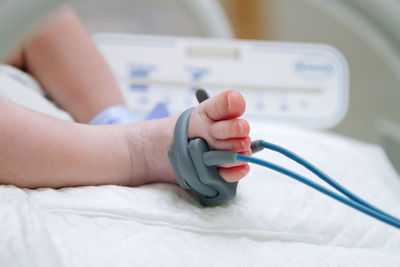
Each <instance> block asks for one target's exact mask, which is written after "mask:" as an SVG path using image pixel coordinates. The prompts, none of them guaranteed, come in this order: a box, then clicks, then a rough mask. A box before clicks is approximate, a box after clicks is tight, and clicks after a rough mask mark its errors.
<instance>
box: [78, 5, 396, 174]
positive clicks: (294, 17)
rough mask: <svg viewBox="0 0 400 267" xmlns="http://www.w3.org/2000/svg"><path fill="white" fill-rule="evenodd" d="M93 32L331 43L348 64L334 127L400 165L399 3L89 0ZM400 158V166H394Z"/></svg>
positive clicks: (84, 12)
mask: <svg viewBox="0 0 400 267" xmlns="http://www.w3.org/2000/svg"><path fill="white" fill-rule="evenodd" d="M75 8H76V10H77V12H78V14H79V15H80V17H81V19H82V20H83V22H84V24H85V26H86V27H87V29H88V30H89V31H90V32H91V33H96V32H124V33H126V32H127V33H141V34H157V35H158V34H160V35H179V36H208V37H219V38H231V37H235V38H243V39H259V40H272V41H273V40H279V41H295V42H317V43H326V44H329V45H332V46H334V47H336V48H337V49H338V50H340V51H341V52H342V53H343V55H344V56H345V57H346V59H347V61H348V63H349V67H350V103H349V110H348V113H347V115H346V117H345V118H344V120H343V121H342V122H341V123H340V124H338V125H337V126H336V127H334V128H333V129H330V130H331V131H334V132H337V133H340V134H343V135H346V136H349V137H352V138H356V139H359V140H362V141H367V142H372V143H378V144H380V145H382V146H383V147H384V148H385V150H386V152H387V154H388V155H389V156H390V158H391V159H392V161H393V162H394V163H395V164H394V165H395V167H396V168H397V170H399V171H400V166H399V165H400V112H399V111H400V15H399V14H400V1H398V0H215V1H214V0H207V1H194V0H174V1H172V0H170V1H165V0H115V1H108V0H87V1H81V2H80V3H78V4H76V5H75ZM397 163H398V164H397Z"/></svg>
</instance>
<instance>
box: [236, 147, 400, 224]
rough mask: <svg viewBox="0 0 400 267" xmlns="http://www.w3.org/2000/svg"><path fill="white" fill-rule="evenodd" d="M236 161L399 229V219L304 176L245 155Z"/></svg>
mask: <svg viewBox="0 0 400 267" xmlns="http://www.w3.org/2000/svg"><path fill="white" fill-rule="evenodd" d="M236 159H237V160H238V161H246V162H250V163H254V164H257V165H260V166H264V167H266V168H269V169H272V170H274V171H277V172H280V173H282V174H285V175H287V176H289V177H291V178H293V179H295V180H297V181H299V182H301V183H303V184H305V185H308V186H310V187H312V188H314V189H316V190H318V191H319V192H321V193H323V194H325V195H327V196H330V197H332V198H334V199H336V200H338V201H340V202H342V203H343V204H346V205H348V206H350V207H352V208H354V209H357V210H359V211H361V212H363V213H365V214H367V215H369V216H371V217H373V218H375V219H377V220H380V221H382V222H385V223H387V224H390V225H392V226H394V227H396V228H399V229H400V220H399V219H397V218H395V217H393V216H386V215H385V214H384V213H381V212H378V211H376V210H373V209H371V208H369V207H368V206H365V205H363V204H360V203H359V202H357V201H354V200H352V199H349V198H345V197H343V196H341V195H339V194H337V193H335V192H333V191H331V190H329V189H327V188H325V187H323V186H321V185H319V184H317V183H315V182H313V181H311V180H308V179H307V178H305V177H304V176H301V175H299V174H296V173H294V172H292V171H290V170H288V169H286V168H283V167H281V166H278V165H276V164H273V163H271V162H268V161H265V160H262V159H259V158H254V157H250V156H246V155H242V154H237V156H236ZM364 202H365V201H364Z"/></svg>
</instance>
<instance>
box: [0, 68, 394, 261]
mask: <svg viewBox="0 0 400 267" xmlns="http://www.w3.org/2000/svg"><path fill="white" fill-rule="evenodd" d="M10 87H12V88H17V89H14V90H13V91H12V93H10V92H11V91H10V90H7V88H10ZM28 87H29V86H28V85H27V84H23V83H21V81H17V80H15V79H13V78H11V77H10V75H9V74H4V72H3V73H1V72H0V96H3V97H7V98H9V99H11V100H12V101H15V102H17V103H19V104H22V105H26V106H28V107H29V108H32V109H37V110H39V111H41V112H44V113H47V114H50V115H54V116H57V117H59V118H61V119H66V120H70V119H71V118H70V116H69V115H68V114H66V113H65V112H63V111H60V110H58V109H57V108H56V107H55V106H54V105H52V104H51V103H49V102H47V101H46V100H45V99H44V98H42V97H41V96H40V95H38V94H37V93H36V92H33V91H32V90H31V89H29V88H28ZM22 95H23V96H24V97H21V96H22ZM32 99H33V100H32ZM250 125H251V136H252V137H253V139H258V138H262V139H264V140H267V141H269V142H272V143H277V144H280V145H282V146H284V147H286V148H288V149H290V150H292V151H294V152H295V153H297V154H300V155H302V156H303V157H304V158H306V159H308V160H309V161H310V162H312V163H313V164H315V165H316V166H318V167H319V168H320V169H322V170H323V171H324V172H326V173H327V174H328V175H330V176H331V177H332V178H334V179H335V180H337V181H338V182H339V183H341V184H343V185H344V186H345V187H347V188H348V189H350V190H351V191H353V192H354V193H356V194H357V195H359V196H361V197H362V198H364V199H365V200H367V201H370V202H372V203H373V204H375V205H376V206H378V207H379V208H382V209H383V210H385V211H387V212H389V213H391V214H393V215H395V216H397V217H400V177H399V175H398V174H397V173H396V171H395V170H394V168H393V166H392V165H391V164H390V162H389V160H388V158H387V156H386V154H385V152H384V151H383V150H382V149H381V148H380V147H379V146H376V145H372V144H367V143H363V142H359V141H356V140H353V139H349V138H345V137H343V136H339V135H336V134H332V133H329V132H321V131H315V130H311V129H304V128H299V127H294V126H290V125H284V124H277V123H269V122H265V123H257V122H250ZM257 157H260V158H263V159H267V160H270V161H272V162H275V163H278V164H280V165H283V166H285V167H287V168H290V169H292V170H294V171H296V172H299V173H300V174H303V175H305V176H307V177H313V176H312V175H311V174H310V173H309V172H308V171H306V170H304V169H303V168H301V167H300V166H297V165H296V164H295V163H293V162H292V161H290V160H288V159H286V158H283V157H281V156H279V155H277V154H274V153H273V152H260V153H259V154H257ZM314 180H315V181H318V179H316V178H314ZM0 221H1V223H0V248H1V249H0V266H160V265H164V266H187V265H191V266H200V265H207V266H227V265H229V266H266V265H268V266H293V265H295V266H338V265H339V266H400V231H399V230H397V229H395V228H393V227H391V226H388V225H386V224H383V223H382V222H379V221H376V220H374V219H372V218H370V217H368V216H366V215H364V214H361V213H360V212H358V211H356V210H353V209H351V208H349V207H347V206H344V205H343V204H341V203H339V202H337V201H335V200H333V199H330V198H328V197H326V196H325V195H322V194H320V193H319V192H317V191H315V190H313V189H311V188H308V187H306V186H305V185H303V184H300V183H298V182H297V181H294V180H292V179H290V178H288V177H285V176H282V175H281V174H278V173H274V172H272V171H271V170H268V169H265V168H262V167H259V166H252V170H251V172H250V174H249V175H248V176H247V177H245V178H244V179H243V180H242V181H240V182H239V185H238V191H237V197H236V198H235V199H234V200H233V201H231V202H229V203H227V204H224V205H221V206H218V207H206V208H205V207H202V206H201V205H200V204H199V202H198V201H197V200H196V198H195V197H194V196H193V195H192V194H191V193H189V192H187V191H185V190H183V189H181V188H179V187H178V186H175V185H171V184H149V185H144V186H140V187H123V186H113V185H108V186H82V187H74V188H62V189H57V190H56V189H50V188H41V189H36V190H30V189H24V188H17V187H15V186H11V185H2V186H0Z"/></svg>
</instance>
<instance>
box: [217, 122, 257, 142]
mask: <svg viewBox="0 0 400 267" xmlns="http://www.w3.org/2000/svg"><path fill="white" fill-rule="evenodd" d="M249 132H250V125H249V123H248V122H247V121H246V120H243V119H231V120H224V121H218V122H215V123H213V124H212V125H211V126H210V127H209V134H210V136H211V137H213V138H215V139H219V140H223V139H230V138H244V137H247V136H248V135H249Z"/></svg>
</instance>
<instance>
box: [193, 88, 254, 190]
mask: <svg viewBox="0 0 400 267" xmlns="http://www.w3.org/2000/svg"><path fill="white" fill-rule="evenodd" d="M245 108H246V103H245V101H244V98H243V97H242V95H241V94H240V93H238V92H236V91H225V92H223V93H221V94H219V95H217V96H214V97H212V98H209V99H207V100H206V101H204V102H202V103H201V104H199V105H198V106H197V107H196V108H195V109H194V110H193V112H192V115H191V118H190V121H189V138H190V139H192V138H197V137H201V138H203V139H205V140H206V141H207V143H208V146H209V148H210V149H211V150H229V151H233V152H239V153H242V154H247V155H250V154H251V150H250V144H251V139H250V137H249V131H250V126H249V123H248V122H247V121H246V120H244V119H239V118H238V117H239V116H241V115H242V114H243V113H244V111H245ZM218 170H219V174H220V175H221V177H222V178H224V179H225V180H226V181H228V182H234V181H237V180H239V179H241V178H243V177H244V176H245V175H246V174H247V173H248V172H249V170H250V167H249V165H248V164H247V163H245V162H238V163H234V164H224V165H221V166H218Z"/></svg>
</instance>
